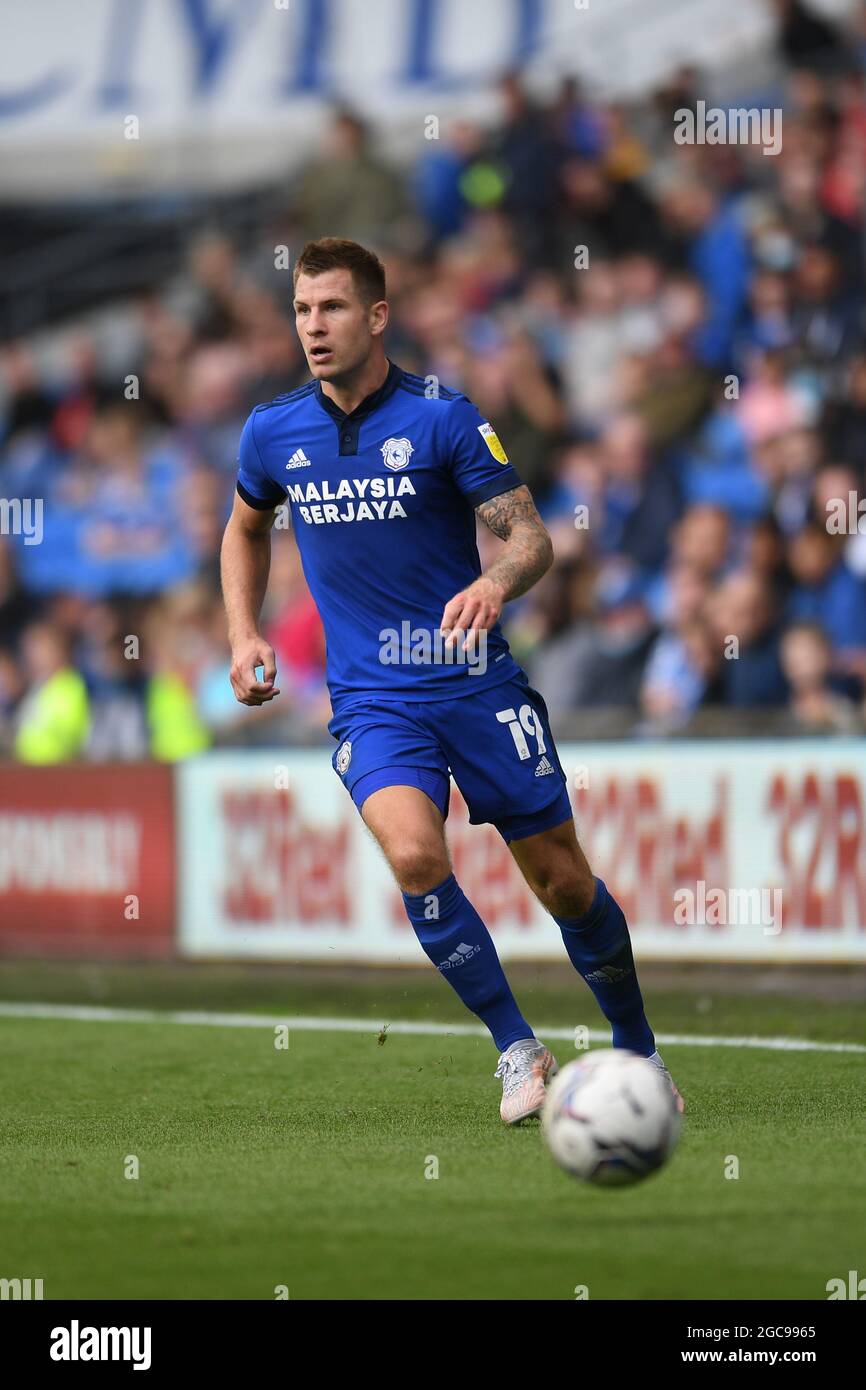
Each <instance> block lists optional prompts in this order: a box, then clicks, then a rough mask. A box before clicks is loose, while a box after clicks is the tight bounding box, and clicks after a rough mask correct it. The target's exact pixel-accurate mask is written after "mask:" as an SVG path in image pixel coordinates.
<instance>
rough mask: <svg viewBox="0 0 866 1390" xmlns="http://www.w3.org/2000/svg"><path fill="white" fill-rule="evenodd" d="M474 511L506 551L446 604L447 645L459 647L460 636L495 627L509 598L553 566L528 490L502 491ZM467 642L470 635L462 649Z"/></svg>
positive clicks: (550, 547)
mask: <svg viewBox="0 0 866 1390" xmlns="http://www.w3.org/2000/svg"><path fill="white" fill-rule="evenodd" d="M475 513H476V516H479V517H480V518H481V520H482V521H483V522H484V524H485V525H486V526H487V527H489V529H490V530H491V531H492V532H493V534H494V536H498V537H499V538H500V540H503V541H505V547H504V549H503V551H502V553H501V555H499V556H498V557H497V559H496V560H494V562H493V564H492V565H491V566H490V568H489V569H488V570H487V572H486V574H483V575H482V576H481V578H480V579H476V580H475V583H474V584H470V585H469V587H468V589H464V590H463V591H462V593H459V594H455V595H454V597H453V598H452V599H451V600H450V601H449V602H448V603H447V604H446V605H445V611H444V613H443V615H442V631H443V632H448V633H449V634H450V635H449V636H448V637H447V638H446V646H453V645H454V644H455V642H456V641H457V635H458V632H465V633H467V634H468V633H469V632H472V631H473V630H475V629H483V630H485V631H486V630H487V629H488V628H491V627H492V626H493V624H494V623H495V622H496V621H497V619H498V618H499V615H500V613H501V612H502V609H503V607H504V605H505V604H506V603H507V602H508V600H509V599H512V598H518V597H519V596H520V595H521V594H525V593H526V591H527V590H528V589H531V588H532V586H533V584H537V583H538V580H539V579H540V578H541V576H542V575H543V574H546V573H547V571H548V570H549V569H550V566H551V565H552V564H553V544H552V542H551V539H550V536H549V535H548V534H547V530H546V528H545V525H544V522H543V521H542V520H541V517H540V516H539V515H538V512H537V510H536V507H535V503H534V502H533V500H532V494H531V493H530V491H529V488H528V487H526V486H521V487H515V488H511V489H510V490H509V491H508V492H501V493H499V495H498V496H497V497H491V498H490V500H489V501H488V502H482V503H481V504H480V505H479V506H478V507H476V509H475ZM468 641H469V638H468V636H467V637H466V638H465V639H464V641H463V647H464V649H465V647H466V646H467V645H468Z"/></svg>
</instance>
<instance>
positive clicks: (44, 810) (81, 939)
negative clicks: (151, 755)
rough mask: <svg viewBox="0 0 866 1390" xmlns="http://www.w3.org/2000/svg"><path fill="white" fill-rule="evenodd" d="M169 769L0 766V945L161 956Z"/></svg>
mask: <svg viewBox="0 0 866 1390" xmlns="http://www.w3.org/2000/svg"><path fill="white" fill-rule="evenodd" d="M174 931H175V866H174V810H173V791H172V772H171V769H169V768H167V767H163V766H160V765H158V764H155V763H143V764H125V765H123V766H121V767H89V766H82V765H75V766H71V765H70V766H65V767H45V768H42V767H39V768H31V767H26V768H24V767H21V766H17V765H10V764H3V765H0V951H2V952H5V953H8V954H13V953H14V954H21V955H55V956H102V957H105V956H137V957H139V958H141V957H168V956H170V955H171V954H172V952H173V949H174Z"/></svg>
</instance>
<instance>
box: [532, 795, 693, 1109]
mask: <svg viewBox="0 0 866 1390" xmlns="http://www.w3.org/2000/svg"><path fill="white" fill-rule="evenodd" d="M509 849H510V850H511V853H512V855H513V856H514V859H515V860H516V862H517V865H518V867H519V869H520V871H521V873H522V874H523V877H524V878H525V879H526V882H527V883H528V884H529V887H530V888H531V889H532V891H533V893H534V894H535V896H536V897H537V898H538V900H539V902H540V903H541V904H542V906H544V907H545V908H546V909H547V911H548V912H549V913H550V915H551V917H552V918H553V920H554V921H555V922H556V924H557V926H558V927H559V930H560V932H561V934H562V939H563V942H564V943H565V949H566V951H567V952H568V957H569V960H570V961H571V963H572V965H573V966H574V968H575V970H576V971H577V972H578V974H579V975H581V976H582V978H583V979H584V980H585V981H586V983H587V984H588V985H589V987H590V989H591V990H592V992H593V994H594V995H595V997H596V1000H597V1001H598V1004H599V1007H600V1009H601V1011H602V1013H603V1014H604V1016H605V1018H606V1019H607V1020H608V1022H609V1024H610V1026H611V1033H612V1041H613V1046H614V1047H625V1048H628V1049H629V1050H630V1051H632V1052H638V1053H640V1054H641V1056H643V1057H649V1058H650V1059H651V1060H652V1061H653V1062H654V1063H655V1064H656V1066H658V1067H659V1068H660V1069H661V1070H662V1071H664V1072H665V1074H666V1075H667V1077H668V1080H669V1081H670V1084H671V1087H672V1089H673V1091H674V1095H675V1096H676V1098H677V1104H678V1105H679V1107H680V1109H682V1108H683V1105H682V1097H681V1096H680V1094H679V1091H678V1090H677V1088H676V1086H674V1084H673V1080H672V1078H671V1076H670V1073H669V1072H668V1070H667V1068H666V1067H665V1065H664V1063H663V1062H662V1059H661V1057H660V1056H659V1053H658V1051H657V1050H656V1045H655V1038H654V1036H653V1031H652V1029H651V1028H650V1025H649V1022H648V1020H647V1016H646V1012H645V1009H644V1002H643V996H642V995H641V990H640V984H639V983H638V977H637V969H636V967H635V962H634V955H633V954H632V947H631V938H630V936H629V930H628V925H627V923H626V920H625V916H624V914H623V911H622V908H621V907H620V905H619V903H618V902H617V901H616V899H615V898H614V897H613V895H612V894H611V893H609V892H608V890H607V887H606V885H605V884H604V883H603V882H602V880H601V879H600V878H596V877H595V876H594V875H593V873H592V870H591V869H590V867H589V864H588V863H587V859H586V856H585V854H584V852H583V850H582V849H581V847H580V845H579V843H578V840H577V835H576V833H575V828H574V820H573V819H571V818H569V819H568V820H566V821H563V822H562V823H561V824H560V825H555V826H552V827H550V828H548V829H544V830H541V831H539V832H538V833H537V834H535V835H527V836H524V837H522V838H520V839H514V840H510V841H509Z"/></svg>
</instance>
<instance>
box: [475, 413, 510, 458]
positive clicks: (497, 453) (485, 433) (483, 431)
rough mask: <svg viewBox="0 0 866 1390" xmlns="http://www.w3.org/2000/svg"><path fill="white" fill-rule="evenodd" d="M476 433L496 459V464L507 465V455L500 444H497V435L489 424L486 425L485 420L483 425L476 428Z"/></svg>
mask: <svg viewBox="0 0 866 1390" xmlns="http://www.w3.org/2000/svg"><path fill="white" fill-rule="evenodd" d="M478 433H479V434H480V435H481V438H482V439H483V440H484V443H485V444H486V445H487V447H488V449H489V450H490V452H491V454H492V455H493V457H494V458H495V459H496V462H497V463H507V462H508V455H507V454H506V452H505V450H504V449H503V447H502V445H501V443H500V442H499V435H498V434H497V433H496V431H495V429H494V428H493V426H492V425H491V424H488V422H487V421H486V420H485V422H484V424H483V425H479V426H478Z"/></svg>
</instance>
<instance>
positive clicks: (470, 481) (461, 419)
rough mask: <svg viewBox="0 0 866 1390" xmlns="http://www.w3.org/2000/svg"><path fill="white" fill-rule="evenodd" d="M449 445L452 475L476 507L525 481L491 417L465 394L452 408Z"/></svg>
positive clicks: (449, 419) (449, 418) (449, 416)
mask: <svg viewBox="0 0 866 1390" xmlns="http://www.w3.org/2000/svg"><path fill="white" fill-rule="evenodd" d="M447 448H448V465H449V468H450V472H451V476H452V478H453V479H454V482H455V483H456V485H457V487H458V488H459V489H460V491H461V492H462V493H463V496H464V497H465V498H466V499H467V500H468V501H469V502H471V503H472V506H473V507H478V506H480V504H481V503H482V502H489V500H490V498H491V497H498V496H499V494H500V493H501V492H510V491H511V489H512V488H515V487H520V486H521V485H522V481H523V480H522V478H521V477H520V474H519V473H518V472H517V470H516V469H515V468H514V467H513V466H512V465H511V463H510V462H509V459H508V455H507V454H506V452H505V450H504V449H503V447H502V445H501V444H500V442H499V436H498V435H497V433H496V431H495V430H494V428H493V426H492V425H491V423H490V421H489V420H485V418H484V416H483V415H482V414H481V413H480V411H479V410H478V408H477V407H476V406H474V405H473V404H472V402H471V401H470V400H468V399H467V398H466V397H465V396H460V397H458V398H457V399H456V400H455V401H453V402H452V404H451V407H450V409H449V411H448V446H447Z"/></svg>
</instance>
